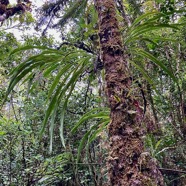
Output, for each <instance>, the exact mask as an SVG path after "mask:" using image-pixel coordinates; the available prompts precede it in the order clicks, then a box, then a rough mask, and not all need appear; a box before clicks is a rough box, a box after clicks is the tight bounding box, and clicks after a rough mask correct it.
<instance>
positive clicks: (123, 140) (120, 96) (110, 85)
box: [94, 0, 164, 186]
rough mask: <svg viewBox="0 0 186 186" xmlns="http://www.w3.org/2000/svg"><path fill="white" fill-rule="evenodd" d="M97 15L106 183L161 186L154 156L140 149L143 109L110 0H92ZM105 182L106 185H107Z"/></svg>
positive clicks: (124, 185)
mask: <svg viewBox="0 0 186 186" xmlns="http://www.w3.org/2000/svg"><path fill="white" fill-rule="evenodd" d="M94 2H95V7H96V9H97V12H98V19H99V37H100V48H101V59H102V61H103V64H104V69H105V81H106V88H105V90H106V95H107V99H108V103H109V107H110V109H111V112H110V117H111V122H110V124H109V127H108V129H109V141H110V142H109V143H110V149H109V158H108V170H109V178H110V180H109V184H110V185H111V186H163V185H164V184H163V177H162V175H161V173H160V172H159V170H158V169H157V165H156V162H155V160H153V159H152V158H151V157H150V155H149V153H147V152H144V144H143V140H142V137H143V136H144V134H145V129H144V126H143V124H142V119H143V111H142V109H141V108H140V106H139V101H138V100H137V99H136V96H135V95H136V93H135V92H134V91H131V85H132V77H131V75H130V71H129V69H128V67H127V63H126V61H125V57H124V56H125V55H124V51H123V48H124V47H123V45H122V40H121V34H120V32H119V26H118V21H117V18H116V9H115V1H114V0H94ZM109 184H108V185H109Z"/></svg>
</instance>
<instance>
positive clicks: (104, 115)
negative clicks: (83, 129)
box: [71, 108, 110, 134]
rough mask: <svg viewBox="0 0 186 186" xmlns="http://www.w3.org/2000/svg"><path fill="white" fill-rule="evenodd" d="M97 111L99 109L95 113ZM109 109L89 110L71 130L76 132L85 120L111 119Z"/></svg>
mask: <svg viewBox="0 0 186 186" xmlns="http://www.w3.org/2000/svg"><path fill="white" fill-rule="evenodd" d="M101 110H104V111H101ZM95 111H98V113H94V112H95ZM109 113H110V112H109V110H108V108H95V109H92V110H91V111H89V112H87V113H86V114H84V115H83V116H82V118H81V119H80V120H79V121H78V123H76V125H75V126H74V127H73V128H72V130H71V132H72V133H73V134H74V133H75V132H76V131H77V129H78V128H79V127H80V125H82V124H83V123H84V122H85V121H87V120H90V119H93V118H94V119H109V118H110V117H109Z"/></svg>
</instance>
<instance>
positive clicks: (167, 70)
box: [136, 49, 177, 82]
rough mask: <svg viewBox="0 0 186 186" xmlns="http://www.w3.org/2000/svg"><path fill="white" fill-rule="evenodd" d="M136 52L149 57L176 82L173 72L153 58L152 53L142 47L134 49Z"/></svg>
mask: <svg viewBox="0 0 186 186" xmlns="http://www.w3.org/2000/svg"><path fill="white" fill-rule="evenodd" d="M136 54H137V55H140V56H142V57H145V58H148V59H150V60H151V61H152V62H154V63H155V64H156V65H158V66H159V67H160V68H161V69H162V70H163V71H164V72H166V73H167V74H168V75H169V76H170V77H171V78H172V79H173V80H174V81H175V82H177V79H176V77H175V76H174V74H173V73H172V72H171V71H170V70H169V69H168V68H167V67H166V66H165V65H164V64H163V63H162V62H161V61H159V60H158V59H157V58H155V57H154V56H153V55H152V54H150V53H149V52H146V51H144V50H142V49H136Z"/></svg>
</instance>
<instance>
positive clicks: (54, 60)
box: [7, 1, 177, 156]
mask: <svg viewBox="0 0 186 186" xmlns="http://www.w3.org/2000/svg"><path fill="white" fill-rule="evenodd" d="M59 2H61V3H62V5H64V2H63V1H59ZM86 2H87V1H77V2H74V3H72V6H71V7H70V9H69V10H70V12H71V13H72V12H74V11H73V10H74V7H76V8H77V4H78V3H84V5H85V3H86ZM65 3H66V1H65ZM80 7H81V6H80ZM71 13H68V12H67V13H66V14H65V15H64V17H63V18H62V19H61V20H60V21H59V23H60V24H63V23H64V22H65V21H66V20H67V19H68V18H69V17H70V15H71ZM162 16H165V15H163V14H161V13H158V12H152V13H147V14H145V15H142V16H140V17H139V18H137V19H136V20H135V21H134V23H133V24H132V25H131V27H129V28H127V29H126V30H124V43H125V45H126V46H127V47H128V48H127V49H128V51H130V53H131V54H132V56H141V59H143V60H146V59H148V60H149V61H152V62H153V63H155V64H156V65H157V66H158V67H159V68H160V69H161V70H163V71H164V72H165V73H166V74H167V75H169V76H170V77H171V78H172V79H173V80H174V81H175V82H176V81H177V80H176V77H175V76H174V72H172V71H170V70H169V69H168V68H167V67H166V65H165V64H163V62H161V61H159V60H158V59H157V58H156V57H154V56H153V55H152V54H151V53H150V52H149V51H144V50H143V49H141V48H140V49H139V47H138V46H136V45H134V44H133V43H137V42H138V41H139V40H146V41H148V42H149V41H151V42H153V39H154V40H156V39H157V38H156V37H151V38H147V37H146V35H145V34H146V33H147V32H151V33H153V31H154V30H157V29H163V28H171V29H172V28H173V29H177V25H169V24H161V23H158V22H157V20H158V19H160V18H161V17H162ZM90 33H92V31H91V32H90ZM158 39H162V38H158ZM163 39H164V40H168V39H166V38H163ZM29 49H34V50H37V53H38V54H37V55H35V56H31V57H29V58H28V59H27V60H26V61H24V62H23V63H21V64H20V65H19V66H17V67H16V68H15V69H14V70H13V71H12V73H11V81H10V84H9V87H8V90H7V96H8V94H10V92H11V91H12V90H13V89H14V87H15V86H16V85H17V83H19V82H26V81H27V80H29V79H30V77H32V76H33V74H34V73H35V70H36V69H37V70H39V71H41V72H42V73H43V75H44V76H45V77H46V78H47V77H48V76H50V75H51V73H54V74H55V79H54V81H53V83H52V85H51V87H50V89H49V92H48V98H47V101H46V103H47V105H48V106H47V109H46V115H45V118H44V121H43V126H42V129H41V134H43V132H44V130H45V127H46V125H47V123H48V120H49V119H51V122H50V150H52V143H53V142H52V138H53V130H54V124H55V117H56V113H57V109H58V107H59V105H60V104H61V103H62V104H63V107H62V110H61V117H60V118H61V119H60V127H59V128H60V137H61V141H62V144H63V146H64V147H65V142H64V136H63V123H64V116H65V110H66V108H67V104H68V100H69V98H70V96H71V94H72V92H73V90H74V89H75V87H76V85H77V82H78V80H79V78H80V77H81V76H82V74H85V73H86V72H87V71H89V72H93V64H92V62H93V61H94V59H95V56H94V55H93V54H89V53H87V52H86V51H84V50H82V49H78V48H75V47H72V46H62V47H61V48H60V50H57V49H51V48H46V47H43V46H26V47H23V48H20V49H16V50H15V51H13V52H12V54H14V53H15V52H21V51H24V50H29ZM131 64H132V65H133V66H134V67H136V68H137V69H138V70H139V71H140V73H141V74H142V75H143V76H144V78H145V79H146V80H147V81H148V82H149V83H150V84H151V85H153V87H155V82H154V81H153V79H152V78H151V77H150V76H149V74H148V72H147V70H146V69H145V68H144V66H143V65H142V63H136V61H135V60H133V58H132V59H131ZM100 110H101V111H100ZM96 118H97V119H99V120H100V121H99V122H98V123H97V124H96V125H94V126H92V127H91V128H90V130H89V131H88V132H87V133H86V134H85V136H84V137H83V139H82V140H81V142H80V146H79V150H78V156H79V155H80V151H81V150H82V148H83V145H84V144H85V142H86V141H88V142H89V143H90V142H91V141H92V140H94V139H95V137H96V136H97V134H98V133H99V132H100V131H101V130H103V129H104V128H105V126H106V125H107V124H108V123H109V112H108V111H107V110H106V109H102V108H99V109H93V110H92V111H90V112H88V113H86V114H85V115H84V116H83V117H82V118H81V119H80V121H79V122H78V123H77V124H76V125H75V126H74V128H73V129H72V133H74V132H76V130H77V128H78V127H79V126H80V125H81V124H82V123H83V122H85V121H86V120H88V119H96Z"/></svg>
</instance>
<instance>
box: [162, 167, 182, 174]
mask: <svg viewBox="0 0 186 186" xmlns="http://www.w3.org/2000/svg"><path fill="white" fill-rule="evenodd" d="M159 170H160V171H164V172H166V171H168V172H178V173H183V174H186V171H183V170H177V169H167V168H159Z"/></svg>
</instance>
